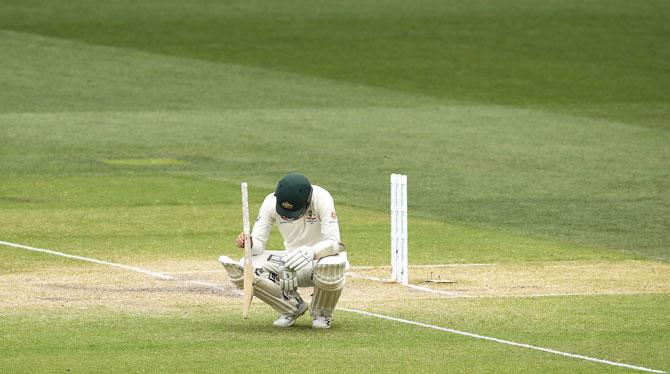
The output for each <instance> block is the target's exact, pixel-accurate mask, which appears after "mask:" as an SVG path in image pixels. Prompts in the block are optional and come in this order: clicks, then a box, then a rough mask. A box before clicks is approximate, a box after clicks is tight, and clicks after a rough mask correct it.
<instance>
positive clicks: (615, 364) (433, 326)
mask: <svg viewBox="0 0 670 374" xmlns="http://www.w3.org/2000/svg"><path fill="white" fill-rule="evenodd" d="M337 309H338V310H342V311H345V312H350V313H357V314H361V315H364V316H369V317H376V318H381V319H385V320H387V321H394V322H400V323H405V324H408V325H414V326H420V327H424V328H428V329H433V330H439V331H444V332H449V333H452V334H456V335H462V336H467V337H470V338H474V339H480V340H487V341H490V342H495V343H500V344H505V345H511V346H514V347H521V348H527V349H532V350H536V351H541V352H545V353H551V354H555V355H559V356H564V357H569V358H576V359H580V360H585V361H590V362H596V363H599V364H606V365H611V366H619V367H624V368H627V369H633V370H639V371H646V372H649V373H661V374H665V371H662V370H655V369H649V368H645V367H642V366H635V365H629V364H624V363H621V362H615V361H609V360H603V359H599V358H594V357H588V356H582V355H578V354H574V353H568V352H561V351H557V350H555V349H550V348H543V347H537V346H534V345H530V344H524V343H517V342H513V341H510V340H504V339H498V338H493V337H490V336H485V335H478V334H473V333H470V332H465V331H460V330H454V329H450V328H447V327H440V326H435V325H430V324H427V323H422V322H416V321H411V320H408V319H402V318H396V317H389V316H386V315H383V314H377V313H370V312H366V311H363V310H357V309H349V308H337Z"/></svg>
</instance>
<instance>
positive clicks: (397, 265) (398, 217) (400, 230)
mask: <svg viewBox="0 0 670 374" xmlns="http://www.w3.org/2000/svg"><path fill="white" fill-rule="evenodd" d="M391 280H393V281H396V282H398V283H401V284H408V283H409V274H408V258H407V176H406V175H402V174H391Z"/></svg>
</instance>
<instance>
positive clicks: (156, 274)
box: [0, 240, 241, 294]
mask: <svg viewBox="0 0 670 374" xmlns="http://www.w3.org/2000/svg"><path fill="white" fill-rule="evenodd" d="M0 244H1V245H6V246H8V247H14V248H20V249H26V250H28V251H33V252H41V253H48V254H51V255H54V256H60V257H66V258H71V259H74V260H80V261H86V262H92V263H94V264H99V265H107V266H112V267H116V268H120V269H124V270H130V271H134V272H136V273H142V274H146V275H149V276H151V277H154V278H158V279H161V280H170V281H179V282H183V283H188V284H195V285H198V286H205V287H210V288H214V289H216V290H219V291H226V292H230V291H233V292H236V293H238V294H241V292H239V290H237V289H235V290H231V289H228V288H225V287H221V286H218V285H216V284H212V283H207V282H203V281H198V280H183V279H178V278H176V277H173V276H172V275H168V274H165V273H160V272H156V271H151V270H147V269H142V268H139V267H136V266H128V265H122V264H117V263H114V262H109V261H102V260H97V259H95V258H90V257H84V256H77V255H71V254H68V253H63V252H57V251H52V250H50V249H44V248H35V247H29V246H27V245H22V244H16V243H9V242H5V241H2V240H0Z"/></svg>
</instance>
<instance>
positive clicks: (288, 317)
mask: <svg viewBox="0 0 670 374" xmlns="http://www.w3.org/2000/svg"><path fill="white" fill-rule="evenodd" d="M307 309H308V306H307V303H305V302H304V301H302V300H300V304H298V311H297V312H295V313H293V314H280V315H279V317H277V319H276V320H275V321H274V322H272V325H273V326H275V327H281V328H284V327H291V326H293V323H295V320H296V319H298V317H300V316H301V315H303V314H305V312H306V311H307Z"/></svg>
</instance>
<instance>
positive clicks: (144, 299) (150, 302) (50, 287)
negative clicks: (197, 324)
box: [0, 261, 239, 313]
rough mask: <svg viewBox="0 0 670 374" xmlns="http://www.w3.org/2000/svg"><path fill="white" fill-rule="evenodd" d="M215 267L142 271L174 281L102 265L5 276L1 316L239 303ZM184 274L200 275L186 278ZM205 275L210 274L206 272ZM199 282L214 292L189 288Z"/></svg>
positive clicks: (0, 280) (0, 279) (168, 265)
mask: <svg viewBox="0 0 670 374" xmlns="http://www.w3.org/2000/svg"><path fill="white" fill-rule="evenodd" d="M217 265H218V263H216V262H215V261H214V262H207V263H204V262H179V263H177V262H174V261H172V262H161V263H151V264H143V265H140V267H142V268H145V269H148V270H151V271H158V272H162V273H166V274H169V275H172V272H175V273H179V274H174V276H175V277H176V278H177V279H176V280H160V279H156V278H153V277H151V276H148V275H145V274H141V273H135V272H131V271H128V270H123V269H117V268H111V267H107V266H101V265H82V266H77V267H72V266H68V267H63V268H60V269H59V268H53V267H50V268H47V269H45V270H44V271H42V272H30V273H20V274H8V275H0V311H2V310H6V311H7V310H14V311H16V310H20V309H26V308H29V309H35V308H38V309H46V310H48V309H66V308H67V309H88V308H92V307H107V308H111V309H114V310H119V311H130V312H142V313H144V312H147V313H156V312H167V311H174V310H183V309H184V307H189V306H198V305H211V304H220V303H231V302H235V299H236V298H238V297H239V296H238V292H237V291H236V290H235V289H234V288H233V287H232V286H231V285H230V283H229V282H228V278H227V277H226V276H225V274H224V273H223V272H221V271H220V270H221V268H220V265H219V266H217ZM184 271H196V273H192V274H181V273H180V272H184ZM203 271H204V272H203ZM193 279H197V280H199V281H204V282H207V283H210V284H213V285H215V286H217V287H209V286H206V285H199V284H194V283H191V282H189V280H193Z"/></svg>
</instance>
